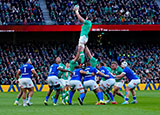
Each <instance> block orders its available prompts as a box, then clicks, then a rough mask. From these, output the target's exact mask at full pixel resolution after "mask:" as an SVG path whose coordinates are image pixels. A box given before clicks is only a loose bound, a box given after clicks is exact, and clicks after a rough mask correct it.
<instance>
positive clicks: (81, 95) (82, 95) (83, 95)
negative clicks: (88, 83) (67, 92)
mask: <svg viewBox="0 0 160 115" xmlns="http://www.w3.org/2000/svg"><path fill="white" fill-rule="evenodd" d="M79 97H80V98H81V100H82V101H83V99H84V97H85V93H81V94H80V96H79Z"/></svg>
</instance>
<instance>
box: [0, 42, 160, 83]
mask: <svg viewBox="0 0 160 115" xmlns="http://www.w3.org/2000/svg"><path fill="white" fill-rule="evenodd" d="M73 44H74V43H72V42H61V43H58V42H56V41H33V40H31V41H25V42H23V41H17V42H16V43H14V42H11V41H7V42H6V41H5V40H4V41H3V42H0V84H15V75H16V71H17V69H18V68H19V67H20V65H21V64H22V61H21V59H22V58H23V57H24V56H25V57H29V58H30V59H31V60H32V63H33V66H34V67H35V69H36V71H37V73H38V75H39V80H38V79H33V80H34V82H35V83H37V84H45V83H46V78H47V73H48V68H49V66H50V64H51V63H53V62H51V60H54V59H55V57H56V56H60V57H61V58H62V60H63V63H66V62H69V60H71V59H73V58H72V56H73V55H74V54H75V53H76V52H74V51H76V50H75V47H76V44H75V45H73ZM158 44H159V43H156V44H153V43H149V44H148V43H143V44H139V43H128V42H126V43H125V42H124V43H121V44H119V43H108V44H107V45H106V44H105V45H101V47H100V46H99V44H98V43H96V42H90V44H89V45H88V47H89V48H90V50H91V52H92V53H94V57H95V58H97V59H98V60H99V61H100V60H101V61H104V62H105V63H106V64H107V65H108V66H109V65H110V63H111V61H113V60H116V61H118V62H119V60H120V59H122V58H125V59H127V61H128V63H129V66H130V67H131V69H133V70H134V71H135V73H136V74H137V75H138V76H139V77H140V78H141V83H147V82H148V83H160V77H159V76H160V61H159V60H160V53H159V52H160V46H159V45H158ZM62 49H65V50H62Z"/></svg>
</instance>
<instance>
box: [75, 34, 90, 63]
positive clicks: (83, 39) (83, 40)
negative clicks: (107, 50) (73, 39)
mask: <svg viewBox="0 0 160 115" xmlns="http://www.w3.org/2000/svg"><path fill="white" fill-rule="evenodd" d="M87 41H88V38H86V36H85V35H84V36H81V37H80V39H79V43H78V52H77V55H76V58H75V60H77V59H78V58H79V57H80V58H81V64H83V63H84V61H85V55H84V48H85V44H86V43H87Z"/></svg>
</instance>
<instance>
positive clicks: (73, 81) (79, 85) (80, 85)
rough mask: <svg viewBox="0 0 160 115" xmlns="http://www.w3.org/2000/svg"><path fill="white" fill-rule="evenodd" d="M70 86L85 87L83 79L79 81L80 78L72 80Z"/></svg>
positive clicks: (75, 87)
mask: <svg viewBox="0 0 160 115" xmlns="http://www.w3.org/2000/svg"><path fill="white" fill-rule="evenodd" d="M69 86H71V88H74V89H80V88H83V85H82V83H81V81H78V80H70V81H69Z"/></svg>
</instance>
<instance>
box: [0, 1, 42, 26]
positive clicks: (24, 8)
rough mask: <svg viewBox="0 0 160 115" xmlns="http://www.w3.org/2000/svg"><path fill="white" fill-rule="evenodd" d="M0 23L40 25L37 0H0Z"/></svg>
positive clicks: (40, 18)
mask: <svg viewBox="0 0 160 115" xmlns="http://www.w3.org/2000/svg"><path fill="white" fill-rule="evenodd" d="M0 12H1V13H0V25H28V24H32V25H33V24H36V25H42V24H43V23H44V18H43V14H42V11H41V8H40V6H39V4H38V0H0Z"/></svg>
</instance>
